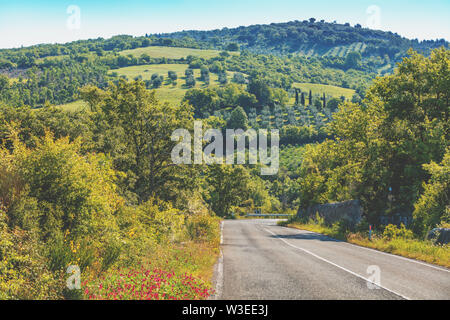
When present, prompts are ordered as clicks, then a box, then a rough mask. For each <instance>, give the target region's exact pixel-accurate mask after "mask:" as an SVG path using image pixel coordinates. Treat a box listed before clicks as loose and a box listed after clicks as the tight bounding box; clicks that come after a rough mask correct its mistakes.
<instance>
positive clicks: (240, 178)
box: [206, 164, 250, 217]
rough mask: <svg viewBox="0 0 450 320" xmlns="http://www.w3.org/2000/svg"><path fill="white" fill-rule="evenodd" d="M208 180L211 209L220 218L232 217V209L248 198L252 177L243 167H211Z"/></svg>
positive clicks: (208, 171)
mask: <svg viewBox="0 0 450 320" xmlns="http://www.w3.org/2000/svg"><path fill="white" fill-rule="evenodd" d="M206 179H207V182H208V185H209V188H210V191H209V196H210V200H209V202H210V203H211V208H212V210H213V211H214V212H215V213H216V214H217V215H218V216H220V217H226V216H228V215H230V214H231V212H230V210H231V208H232V207H233V206H237V205H239V204H240V203H242V202H243V201H244V200H246V199H247V197H248V191H249V188H248V185H249V182H250V175H249V173H248V171H247V170H246V169H245V167H243V166H232V165H217V164H216V165H212V166H209V167H208V170H207V178H206Z"/></svg>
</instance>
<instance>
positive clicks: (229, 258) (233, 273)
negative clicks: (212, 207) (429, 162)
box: [216, 220, 450, 300]
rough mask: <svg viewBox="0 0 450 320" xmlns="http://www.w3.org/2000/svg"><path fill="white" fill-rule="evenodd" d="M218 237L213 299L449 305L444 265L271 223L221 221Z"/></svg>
mask: <svg viewBox="0 0 450 320" xmlns="http://www.w3.org/2000/svg"><path fill="white" fill-rule="evenodd" d="M222 237H223V240H222V253H223V257H222V258H221V259H220V262H219V264H218V267H217V272H216V290H217V296H216V299H221V300H315V299H318V300H322V299H331V300H342V299H346V300H348V299H350V300H359V299H363V300H398V299H445V300H450V270H448V269H446V268H442V267H438V266H434V265H430V264H426V263H422V262H419V261H416V260H411V259H406V258H403V257H398V256H394V255H391V254H386V253H382V252H379V251H375V250H372V249H367V248H362V247H359V246H355V245H352V244H349V243H345V242H341V241H337V240H333V239H331V238H328V237H326V236H323V235H319V234H316V233H312V232H308V231H302V230H296V229H291V228H284V227H279V226H277V225H276V220H227V221H225V222H224V223H223V232H222ZM378 271H379V272H378ZM375 284H376V285H375Z"/></svg>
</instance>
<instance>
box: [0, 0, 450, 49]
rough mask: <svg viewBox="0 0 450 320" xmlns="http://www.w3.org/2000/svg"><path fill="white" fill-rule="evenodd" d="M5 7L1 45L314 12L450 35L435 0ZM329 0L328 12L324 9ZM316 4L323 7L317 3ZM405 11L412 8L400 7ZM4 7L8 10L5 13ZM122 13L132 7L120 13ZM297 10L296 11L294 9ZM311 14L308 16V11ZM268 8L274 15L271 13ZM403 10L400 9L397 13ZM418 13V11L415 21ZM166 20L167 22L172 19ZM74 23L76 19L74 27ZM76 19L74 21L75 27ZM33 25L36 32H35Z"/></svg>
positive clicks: (396, 29)
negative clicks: (421, 0) (268, 13)
mask: <svg viewBox="0 0 450 320" xmlns="http://www.w3.org/2000/svg"><path fill="white" fill-rule="evenodd" d="M5 2H6V1H4V0H0V5H1V6H2V7H3V8H4V10H0V32H1V33H2V34H3V35H4V36H2V38H1V39H0V49H13V48H20V47H29V46H34V45H39V44H55V43H58V44H64V43H70V42H73V41H79V40H89V39H97V38H105V39H107V38H110V37H113V36H116V35H125V34H126V35H130V36H134V37H139V36H144V35H145V34H161V33H173V32H179V31H187V30H196V31H209V30H217V29H223V28H230V29H232V28H237V27H241V26H244V27H245V26H250V25H264V24H271V23H286V22H290V21H295V20H299V21H303V20H308V19H309V18H311V17H314V18H315V19H317V21H320V20H325V22H327V23H333V22H334V21H336V22H337V23H338V24H344V23H350V25H351V26H355V25H356V24H360V25H361V26H362V27H363V28H369V29H375V30H381V31H386V32H389V31H390V32H392V33H396V34H398V35H400V36H402V37H404V38H407V39H418V40H419V41H423V40H439V39H444V40H446V41H449V39H450V14H448V12H450V3H444V1H439V0H433V1H430V2H429V3H427V4H426V6H423V4H422V3H420V2H419V1H412V2H409V4H408V5H406V3H407V2H406V1H403V0H402V1H398V2H397V3H395V4H393V3H389V2H387V1H365V0H364V1H360V2H358V3H357V4H352V3H351V2H352V1H348V0H345V1H340V2H339V3H338V6H337V7H336V2H332V1H330V0H326V1H320V2H319V3H314V4H311V3H307V2H305V1H294V0H281V1H279V2H278V3H277V4H276V6H275V7H274V6H273V3H270V2H268V1H266V0H262V1H259V2H258V3H259V5H258V6H257V7H256V6H254V4H255V0H249V1H246V2H245V3H241V2H239V1H237V0H231V1H229V2H227V4H223V3H222V4H208V5H205V3H204V1H203V0H195V1H191V2H190V3H187V1H183V0H171V1H167V2H166V3H164V4H163V3H143V1H140V0H135V1H132V2H130V3H127V5H126V7H125V6H123V5H121V4H120V3H118V1H112V2H111V3H110V4H109V5H106V4H105V3H104V1H97V2H95V3H86V1H84V0H83V1H74V2H73V3H72V2H68V1H64V2H62V3H56V2H55V1H40V2H39V3H34V2H33V3H30V2H31V1H22V2H21V3H20V4H9V3H7V4H5ZM324 4H327V9H326V10H325V9H323V8H322V7H321V6H323V5H324ZM317 6H319V8H317ZM402 8H403V9H404V8H407V9H408V11H405V10H403V11H402V10H401V9H402ZM5 9H6V10H5ZM124 10H128V12H127V13H126V14H123V11H124ZM297 10H299V11H298V12H299V13H296V12H297ZM305 11H307V13H304V12H305ZM267 12H270V15H267ZM399 12H400V13H399ZM414 16H420V19H419V21H421V22H422V21H423V23H417V19H415V18H414ZM168 19H169V20H168ZM74 23H75V24H74ZM70 24H72V25H70ZM29 30H34V32H33V33H30V32H29Z"/></svg>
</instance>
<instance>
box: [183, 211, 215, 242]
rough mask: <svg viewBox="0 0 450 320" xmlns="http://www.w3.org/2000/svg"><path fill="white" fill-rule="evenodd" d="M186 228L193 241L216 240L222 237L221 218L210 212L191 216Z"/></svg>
mask: <svg viewBox="0 0 450 320" xmlns="http://www.w3.org/2000/svg"><path fill="white" fill-rule="evenodd" d="M186 229H187V234H188V236H189V238H190V239H191V240H193V241H207V242H215V241H217V240H218V239H219V238H220V228H219V218H217V217H213V216H211V215H209V214H197V215H193V216H190V217H189V218H188V219H187V222H186Z"/></svg>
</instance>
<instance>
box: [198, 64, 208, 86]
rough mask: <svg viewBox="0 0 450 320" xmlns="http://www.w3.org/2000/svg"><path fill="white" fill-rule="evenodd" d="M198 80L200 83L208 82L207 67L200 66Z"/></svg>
mask: <svg viewBox="0 0 450 320" xmlns="http://www.w3.org/2000/svg"><path fill="white" fill-rule="evenodd" d="M200 79H201V80H202V81H205V82H206V81H208V82H209V69H208V67H207V66H202V68H201V69H200Z"/></svg>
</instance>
